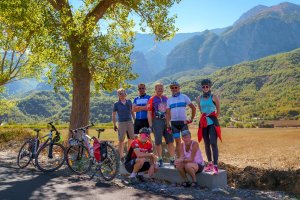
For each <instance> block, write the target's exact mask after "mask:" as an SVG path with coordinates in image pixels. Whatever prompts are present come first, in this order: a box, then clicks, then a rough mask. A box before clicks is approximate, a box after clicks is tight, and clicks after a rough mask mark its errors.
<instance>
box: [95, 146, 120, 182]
mask: <svg viewBox="0 0 300 200" xmlns="http://www.w3.org/2000/svg"><path fill="white" fill-rule="evenodd" d="M106 145H107V156H106V158H105V159H104V160H103V161H102V163H101V164H100V169H99V173H100V176H101V177H102V178H103V179H104V180H106V181H111V180H113V179H114V178H115V177H116V176H117V175H118V173H119V167H120V157H119V154H118V153H117V152H116V150H115V148H114V147H113V146H111V145H110V144H108V143H107V144H106Z"/></svg>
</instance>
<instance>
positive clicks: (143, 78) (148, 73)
mask: <svg viewBox="0 0 300 200" xmlns="http://www.w3.org/2000/svg"><path fill="white" fill-rule="evenodd" d="M130 59H131V61H132V71H133V72H134V73H137V74H138V75H139V77H138V78H137V79H135V80H134V81H131V83H133V84H137V83H139V82H144V83H148V82H150V81H153V71H152V70H151V69H150V68H149V66H148V62H147V60H146V58H145V55H144V53H143V52H139V51H135V52H133V53H132V55H131V58H130Z"/></svg>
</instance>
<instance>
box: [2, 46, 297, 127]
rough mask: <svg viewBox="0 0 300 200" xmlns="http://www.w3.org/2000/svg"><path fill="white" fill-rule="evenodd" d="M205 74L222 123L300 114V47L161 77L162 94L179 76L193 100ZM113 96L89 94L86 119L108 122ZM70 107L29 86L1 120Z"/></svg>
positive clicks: (131, 93) (27, 119)
mask: <svg viewBox="0 0 300 200" xmlns="http://www.w3.org/2000/svg"><path fill="white" fill-rule="evenodd" d="M207 77H208V78H210V79H211V80H212V81H213V82H214V84H213V88H212V91H213V93H214V94H216V95H218V96H219V98H220V102H221V112H222V115H221V116H222V117H221V122H222V124H223V125H225V124H226V123H229V121H230V118H231V119H234V120H237V121H246V122H249V121H253V120H254V119H261V118H263V119H266V120H278V119H300V92H299V91H300V48H299V49H296V50H294V51H291V52H288V53H282V54H277V55H273V56H268V57H265V58H262V59H259V60H255V61H251V62H243V63H240V64H237V65H234V66H231V67H225V68H223V69H219V70H217V71H216V72H214V73H212V74H210V75H208V74H204V72H203V71H201V70H197V69H194V70H191V71H189V72H188V73H182V74H179V76H176V75H175V74H174V75H172V76H169V77H164V78H163V79H161V80H160V81H161V82H163V83H164V84H165V85H166V86H165V88H166V90H165V93H166V94H167V95H170V90H169V88H168V84H169V83H170V81H171V80H179V82H180V84H181V91H182V93H185V94H187V95H188V96H189V97H190V99H191V100H193V101H194V100H195V99H196V97H197V96H198V95H199V94H201V92H200V85H201V84H200V83H201V80H203V78H207ZM154 84H155V82H153V83H148V84H146V86H147V93H148V94H153V92H154ZM127 91H128V98H129V99H131V100H132V99H133V98H134V97H135V96H136V95H137V88H136V87H133V88H131V89H130V90H127ZM114 101H116V96H115V93H112V94H110V96H109V95H106V96H105V95H102V96H93V97H91V108H90V111H91V121H93V122H97V123H105V122H110V121H111V112H112V105H113V103H114ZM70 111H71V100H70V97H69V95H68V94H66V93H54V92H53V91H34V92H29V93H27V94H26V97H25V98H20V100H18V102H17V106H16V108H15V109H14V110H13V111H11V112H10V114H8V115H2V116H0V121H1V122H2V121H6V122H14V123H27V124H28V123H38V122H47V121H50V120H55V121H61V122H68V121H69V116H70ZM198 115H199V112H198ZM198 117H199V116H198Z"/></svg>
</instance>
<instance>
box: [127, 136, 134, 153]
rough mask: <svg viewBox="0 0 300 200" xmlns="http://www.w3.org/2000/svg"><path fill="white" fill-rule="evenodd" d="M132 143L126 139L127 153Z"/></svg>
mask: <svg viewBox="0 0 300 200" xmlns="http://www.w3.org/2000/svg"><path fill="white" fill-rule="evenodd" d="M132 141H133V140H132V139H128V141H127V151H129V149H130V145H131V143H132Z"/></svg>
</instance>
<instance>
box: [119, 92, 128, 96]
mask: <svg viewBox="0 0 300 200" xmlns="http://www.w3.org/2000/svg"><path fill="white" fill-rule="evenodd" d="M118 95H119V96H121V95H126V93H123V92H122V93H119V94H118Z"/></svg>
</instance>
